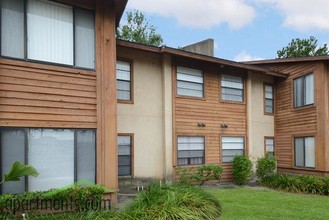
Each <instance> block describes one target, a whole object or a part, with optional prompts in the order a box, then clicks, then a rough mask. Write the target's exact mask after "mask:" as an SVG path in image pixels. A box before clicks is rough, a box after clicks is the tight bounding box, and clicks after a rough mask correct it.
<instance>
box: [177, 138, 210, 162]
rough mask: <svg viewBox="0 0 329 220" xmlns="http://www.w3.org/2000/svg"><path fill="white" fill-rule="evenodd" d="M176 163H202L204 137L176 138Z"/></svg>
mask: <svg viewBox="0 0 329 220" xmlns="http://www.w3.org/2000/svg"><path fill="white" fill-rule="evenodd" d="M177 148H178V162H177V164H178V165H196V164H204V163H205V160H204V137H188V136H181V137H178V138H177Z"/></svg>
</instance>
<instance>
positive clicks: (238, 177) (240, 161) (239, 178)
mask: <svg viewBox="0 0 329 220" xmlns="http://www.w3.org/2000/svg"><path fill="white" fill-rule="evenodd" d="M251 174H252V162H251V160H250V159H249V158H248V157H247V156H245V155H241V156H236V157H234V159H233V178H234V182H235V183H236V184H238V185H244V184H245V183H246V182H247V181H248V180H249V178H250V176H251Z"/></svg>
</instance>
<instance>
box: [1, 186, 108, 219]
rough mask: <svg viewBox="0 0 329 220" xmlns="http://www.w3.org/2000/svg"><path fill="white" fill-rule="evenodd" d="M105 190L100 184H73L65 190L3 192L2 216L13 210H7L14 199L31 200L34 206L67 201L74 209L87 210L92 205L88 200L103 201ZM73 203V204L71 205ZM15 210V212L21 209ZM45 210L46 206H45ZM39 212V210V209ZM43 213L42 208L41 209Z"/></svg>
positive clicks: (19, 202) (19, 200)
mask: <svg viewBox="0 0 329 220" xmlns="http://www.w3.org/2000/svg"><path fill="white" fill-rule="evenodd" d="M104 192H105V189H104V187H102V186H99V185H94V186H72V187H71V188H67V189H65V190H60V191H58V190H50V191H45V192H41V191H39V192H23V193H19V194H16V195H13V194H3V195H0V217H1V214H3V213H5V214H8V213H9V212H10V211H12V210H6V209H5V208H6V207H8V204H12V203H11V202H12V201H15V202H17V204H23V202H24V201H25V202H26V201H29V202H31V204H32V206H31V207H33V205H34V206H35V205H36V204H40V201H44V204H48V207H49V206H50V205H51V204H54V202H55V201H56V203H57V204H58V202H65V204H67V205H68V207H73V211H86V210H88V209H89V208H90V207H88V205H90V204H88V203H86V201H87V202H88V201H93V202H94V203H95V204H96V203H98V204H100V202H101V201H102V198H103V194H104ZM71 204H72V206H71ZM18 208H22V207H18ZM19 210H20V209H18V210H14V212H17V211H19ZM43 210H45V207H43ZM37 213H39V211H37ZM41 213H42V210H41Z"/></svg>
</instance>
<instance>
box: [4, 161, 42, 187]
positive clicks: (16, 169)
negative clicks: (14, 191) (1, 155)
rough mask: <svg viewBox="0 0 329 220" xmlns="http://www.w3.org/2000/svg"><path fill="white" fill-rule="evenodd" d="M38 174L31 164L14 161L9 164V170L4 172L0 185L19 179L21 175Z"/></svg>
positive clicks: (35, 175)
mask: <svg viewBox="0 0 329 220" xmlns="http://www.w3.org/2000/svg"><path fill="white" fill-rule="evenodd" d="M38 175H39V173H38V171H37V170H36V169H35V168H34V167H32V166H31V165H29V164H28V165H26V164H24V163H23V162H20V161H15V162H14V163H13V165H12V166H11V168H10V171H9V172H8V173H7V174H5V176H4V179H3V180H2V181H1V182H0V185H1V184H3V183H5V182H9V181H19V180H20V178H21V177H23V176H34V177H37V176H38Z"/></svg>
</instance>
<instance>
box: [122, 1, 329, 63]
mask: <svg viewBox="0 0 329 220" xmlns="http://www.w3.org/2000/svg"><path fill="white" fill-rule="evenodd" d="M134 9H137V10H140V11H141V12H143V13H144V15H145V16H146V17H147V19H148V20H149V21H150V23H151V24H152V25H154V26H155V27H157V32H158V33H160V34H161V35H162V37H163V39H164V42H165V44H166V45H167V46H169V47H174V48H177V47H182V46H186V45H189V44H192V43H195V42H198V41H201V40H204V39H207V38H213V39H214V40H215V56H216V57H220V58H224V59H230V60H236V61H246V60H258V59H272V58H275V57H276V51H277V50H279V49H281V48H283V47H284V46H286V45H288V43H289V42H290V41H291V39H293V38H309V37H310V36H315V37H316V38H317V39H318V43H319V45H320V46H322V45H323V44H325V43H327V44H329V13H328V11H329V0H128V5H127V8H126V11H132V10H134ZM121 21H122V22H125V16H124V17H123V18H122V20H121Z"/></svg>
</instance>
